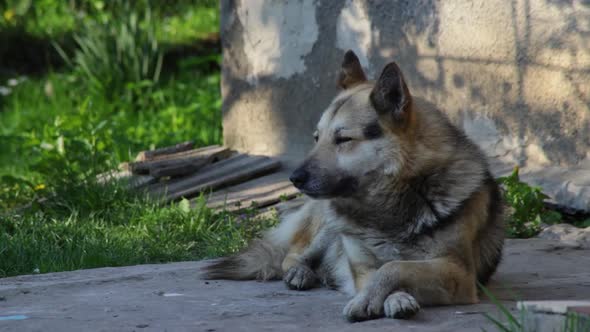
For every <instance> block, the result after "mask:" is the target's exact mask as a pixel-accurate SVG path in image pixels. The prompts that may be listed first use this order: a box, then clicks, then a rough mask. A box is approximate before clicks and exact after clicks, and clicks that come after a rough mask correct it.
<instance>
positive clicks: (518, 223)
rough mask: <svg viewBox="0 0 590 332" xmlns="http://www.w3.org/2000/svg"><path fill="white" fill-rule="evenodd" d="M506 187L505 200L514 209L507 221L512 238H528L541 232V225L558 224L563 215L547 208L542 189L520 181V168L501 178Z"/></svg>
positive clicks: (500, 180) (509, 234) (545, 196)
mask: <svg viewBox="0 0 590 332" xmlns="http://www.w3.org/2000/svg"><path fill="white" fill-rule="evenodd" d="M498 181H499V182H500V183H501V184H502V185H503V186H504V200H505V201H506V203H508V205H510V207H511V208H512V209H511V210H512V211H511V214H510V215H509V216H508V219H507V232H508V236H510V237H517V238H528V237H531V236H534V235H535V234H537V233H538V232H539V231H540V226H541V223H556V222H558V221H559V220H561V214H560V213H559V212H557V211H552V210H549V209H547V208H545V204H544V201H545V199H546V198H548V196H547V195H545V194H544V193H543V192H542V191H541V188H540V187H533V186H530V185H528V184H527V183H525V182H522V181H520V177H519V175H518V167H515V168H514V171H513V172H512V174H510V175H509V176H506V177H502V178H499V179H498Z"/></svg>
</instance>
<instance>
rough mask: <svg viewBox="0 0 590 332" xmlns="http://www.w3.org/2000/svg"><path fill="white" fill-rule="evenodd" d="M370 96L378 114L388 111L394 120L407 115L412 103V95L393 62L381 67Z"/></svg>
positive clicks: (401, 118)
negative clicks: (381, 69) (381, 70)
mask: <svg viewBox="0 0 590 332" xmlns="http://www.w3.org/2000/svg"><path fill="white" fill-rule="evenodd" d="M370 98H371V103H372V104H373V107H374V108H375V110H376V111H377V113H379V115H384V114H387V113H389V114H391V115H392V117H393V120H396V121H399V120H403V119H404V118H405V117H406V116H407V113H408V112H409V110H410V107H411V104H412V96H411V95H410V90H408V86H407V85H406V82H405V80H404V76H403V75H402V72H401V70H400V69H399V67H398V66H397V64H396V63H395V62H391V63H389V64H388V65H387V66H385V68H383V72H382V73H381V76H379V79H378V80H377V83H375V87H373V91H371V97H370Z"/></svg>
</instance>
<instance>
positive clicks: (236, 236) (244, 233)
mask: <svg viewBox="0 0 590 332" xmlns="http://www.w3.org/2000/svg"><path fill="white" fill-rule="evenodd" d="M62 194H66V195H68V196H65V197H64V196H56V197H54V198H52V199H50V200H49V201H47V202H45V203H43V205H42V206H36V207H34V208H33V209H31V210H30V211H28V212H27V213H25V214H24V215H21V216H19V215H17V214H12V215H9V216H2V215H0V257H1V259H0V277H6V276H13V275H18V274H27V273H33V272H34V271H35V272H37V271H38V272H40V273H46V272H53V271H66V270H74V269H81V268H95V267H102V266H124V265H132V264H145V263H161V262H170V261H182V260H195V259H201V258H207V257H215V256H219V255H225V254H229V253H232V252H235V251H236V250H238V249H240V248H242V246H243V245H244V244H245V243H246V242H247V241H248V240H249V239H250V238H252V237H253V236H256V234H258V232H259V231H260V230H261V229H263V228H265V227H268V226H270V225H272V224H273V223H274V220H275V219H272V218H270V219H260V218H258V219H256V220H255V221H254V219H253V217H252V215H251V214H246V215H245V216H241V218H240V220H239V221H240V222H238V217H237V216H235V215H233V214H231V213H227V212H215V211H212V210H210V209H207V208H206V207H205V206H204V203H205V200H204V199H203V198H201V199H200V200H199V201H198V204H197V206H196V207H195V208H193V209H191V208H189V205H188V201H186V200H185V201H181V202H180V203H178V204H175V205H171V206H166V207H162V206H159V205H157V204H155V203H154V202H150V201H147V200H146V199H144V198H141V197H138V196H136V195H133V194H131V193H129V192H127V191H125V190H124V189H122V188H121V187H118V186H117V185H111V186H100V185H96V184H95V185H89V184H84V185H81V186H70V187H69V188H68V191H67V192H66V193H60V195H62Z"/></svg>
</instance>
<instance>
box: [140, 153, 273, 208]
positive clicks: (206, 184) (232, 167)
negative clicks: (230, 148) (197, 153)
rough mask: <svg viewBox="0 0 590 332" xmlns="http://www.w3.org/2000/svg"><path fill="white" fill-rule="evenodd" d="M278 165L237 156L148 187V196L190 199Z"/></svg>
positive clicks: (270, 159)
mask: <svg viewBox="0 0 590 332" xmlns="http://www.w3.org/2000/svg"><path fill="white" fill-rule="evenodd" d="M280 166H281V164H280V162H279V161H278V160H276V159H273V158H270V157H265V156H248V155H243V154H240V155H236V156H234V157H231V158H229V159H226V160H222V161H220V162H217V163H215V164H212V165H208V166H206V167H204V168H203V169H202V170H201V171H199V173H197V174H195V175H193V176H188V177H184V178H181V179H177V180H172V181H169V182H168V183H162V184H158V185H154V186H152V187H150V188H148V190H149V192H150V194H151V195H152V196H153V197H156V198H163V199H164V200H165V201H172V200H177V199H179V198H182V197H185V198H190V197H194V196H196V195H198V194H199V193H201V192H204V191H209V190H216V189H219V188H223V187H227V186H230V185H234V184H238V183H241V182H244V181H247V180H250V179H252V178H255V177H259V176H262V175H265V174H268V173H271V172H273V171H275V170H277V169H278V168H280Z"/></svg>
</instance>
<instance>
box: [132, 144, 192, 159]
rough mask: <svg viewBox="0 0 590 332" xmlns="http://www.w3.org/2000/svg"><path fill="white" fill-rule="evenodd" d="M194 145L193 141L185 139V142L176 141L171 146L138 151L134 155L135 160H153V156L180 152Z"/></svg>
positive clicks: (190, 148)
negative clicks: (176, 142) (135, 155)
mask: <svg viewBox="0 0 590 332" xmlns="http://www.w3.org/2000/svg"><path fill="white" fill-rule="evenodd" d="M194 146H195V142H193V141H187V142H182V143H178V144H176V145H173V146H167V147H163V148H158V149H155V150H146V151H141V152H140V153H138V154H137V157H135V161H146V160H153V159H154V158H156V157H158V156H163V155H169V154H173V153H178V152H182V151H187V150H192V148H193V147H194Z"/></svg>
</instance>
